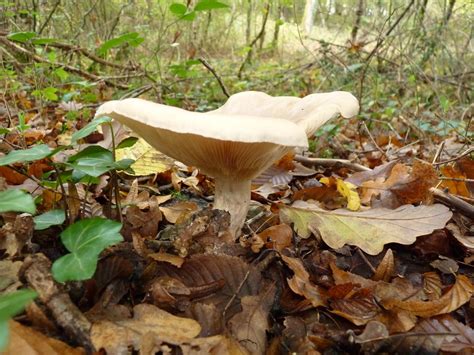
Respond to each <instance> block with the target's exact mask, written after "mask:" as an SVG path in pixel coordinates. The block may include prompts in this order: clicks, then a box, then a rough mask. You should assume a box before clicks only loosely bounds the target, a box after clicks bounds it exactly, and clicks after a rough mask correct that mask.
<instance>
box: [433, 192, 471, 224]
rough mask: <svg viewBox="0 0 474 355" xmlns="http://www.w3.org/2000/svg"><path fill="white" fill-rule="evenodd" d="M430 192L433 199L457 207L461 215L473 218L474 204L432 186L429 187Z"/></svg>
mask: <svg viewBox="0 0 474 355" xmlns="http://www.w3.org/2000/svg"><path fill="white" fill-rule="evenodd" d="M430 191H431V193H432V194H433V195H434V197H435V199H436V200H438V201H440V202H442V203H444V204H446V205H448V206H450V207H454V208H455V209H457V210H458V211H459V212H460V213H462V214H463V215H465V216H467V217H470V218H474V206H473V205H471V204H470V203H467V202H466V201H463V200H462V199H460V198H459V197H456V196H454V195H452V194H450V193H449V192H444V191H442V190H440V189H436V188H434V187H432V188H431V189H430Z"/></svg>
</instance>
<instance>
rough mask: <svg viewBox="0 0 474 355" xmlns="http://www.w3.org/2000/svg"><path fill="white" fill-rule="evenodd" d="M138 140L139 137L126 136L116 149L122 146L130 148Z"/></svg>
mask: <svg viewBox="0 0 474 355" xmlns="http://www.w3.org/2000/svg"><path fill="white" fill-rule="evenodd" d="M137 141H138V138H137V137H128V138H125V139H124V140H123V141H121V142H120V143H119V144H118V145H117V147H116V149H122V148H130V147H132V146H134V145H135V143H137Z"/></svg>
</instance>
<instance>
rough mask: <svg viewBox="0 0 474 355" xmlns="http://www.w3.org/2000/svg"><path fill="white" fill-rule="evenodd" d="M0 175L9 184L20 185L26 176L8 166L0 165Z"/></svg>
mask: <svg viewBox="0 0 474 355" xmlns="http://www.w3.org/2000/svg"><path fill="white" fill-rule="evenodd" d="M0 176H1V177H3V178H4V179H5V180H6V182H7V183H8V184H10V185H20V184H23V183H24V182H25V180H26V179H27V178H28V176H27V175H23V174H20V173H18V172H16V171H15V170H13V169H12V168H10V167H8V166H0Z"/></svg>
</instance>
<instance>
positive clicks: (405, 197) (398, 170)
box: [346, 161, 438, 208]
mask: <svg viewBox="0 0 474 355" xmlns="http://www.w3.org/2000/svg"><path fill="white" fill-rule="evenodd" d="M346 181H348V182H351V183H353V184H355V185H357V186H360V187H361V201H362V203H363V204H365V205H369V204H371V202H372V207H388V208H396V207H399V206H401V205H403V204H413V203H419V202H425V203H426V202H431V201H432V196H431V193H430V192H429V189H430V188H431V187H433V186H435V185H436V183H437V181H438V178H437V175H436V171H435V170H434V168H433V167H432V166H431V165H430V164H424V163H421V162H418V161H416V162H415V163H414V164H413V167H412V168H411V171H410V169H409V168H408V167H407V166H406V165H403V164H401V163H396V164H395V163H394V162H389V163H386V164H384V165H382V166H379V167H377V168H376V169H374V170H373V171H371V172H360V173H355V174H354V175H352V176H351V177H350V178H348V179H346ZM374 199H378V200H379V201H378V202H377V201H375V200H374Z"/></svg>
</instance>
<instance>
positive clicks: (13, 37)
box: [7, 32, 36, 43]
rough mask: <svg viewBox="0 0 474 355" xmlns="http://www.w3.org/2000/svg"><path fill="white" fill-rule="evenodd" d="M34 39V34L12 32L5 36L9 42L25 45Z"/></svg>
mask: <svg viewBox="0 0 474 355" xmlns="http://www.w3.org/2000/svg"><path fill="white" fill-rule="evenodd" d="M35 37H36V33H35V32H14V33H10V34H9V35H7V38H8V39H9V40H10V41H15V42H21V43H25V42H28V41H29V40H31V39H33V38H35Z"/></svg>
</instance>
